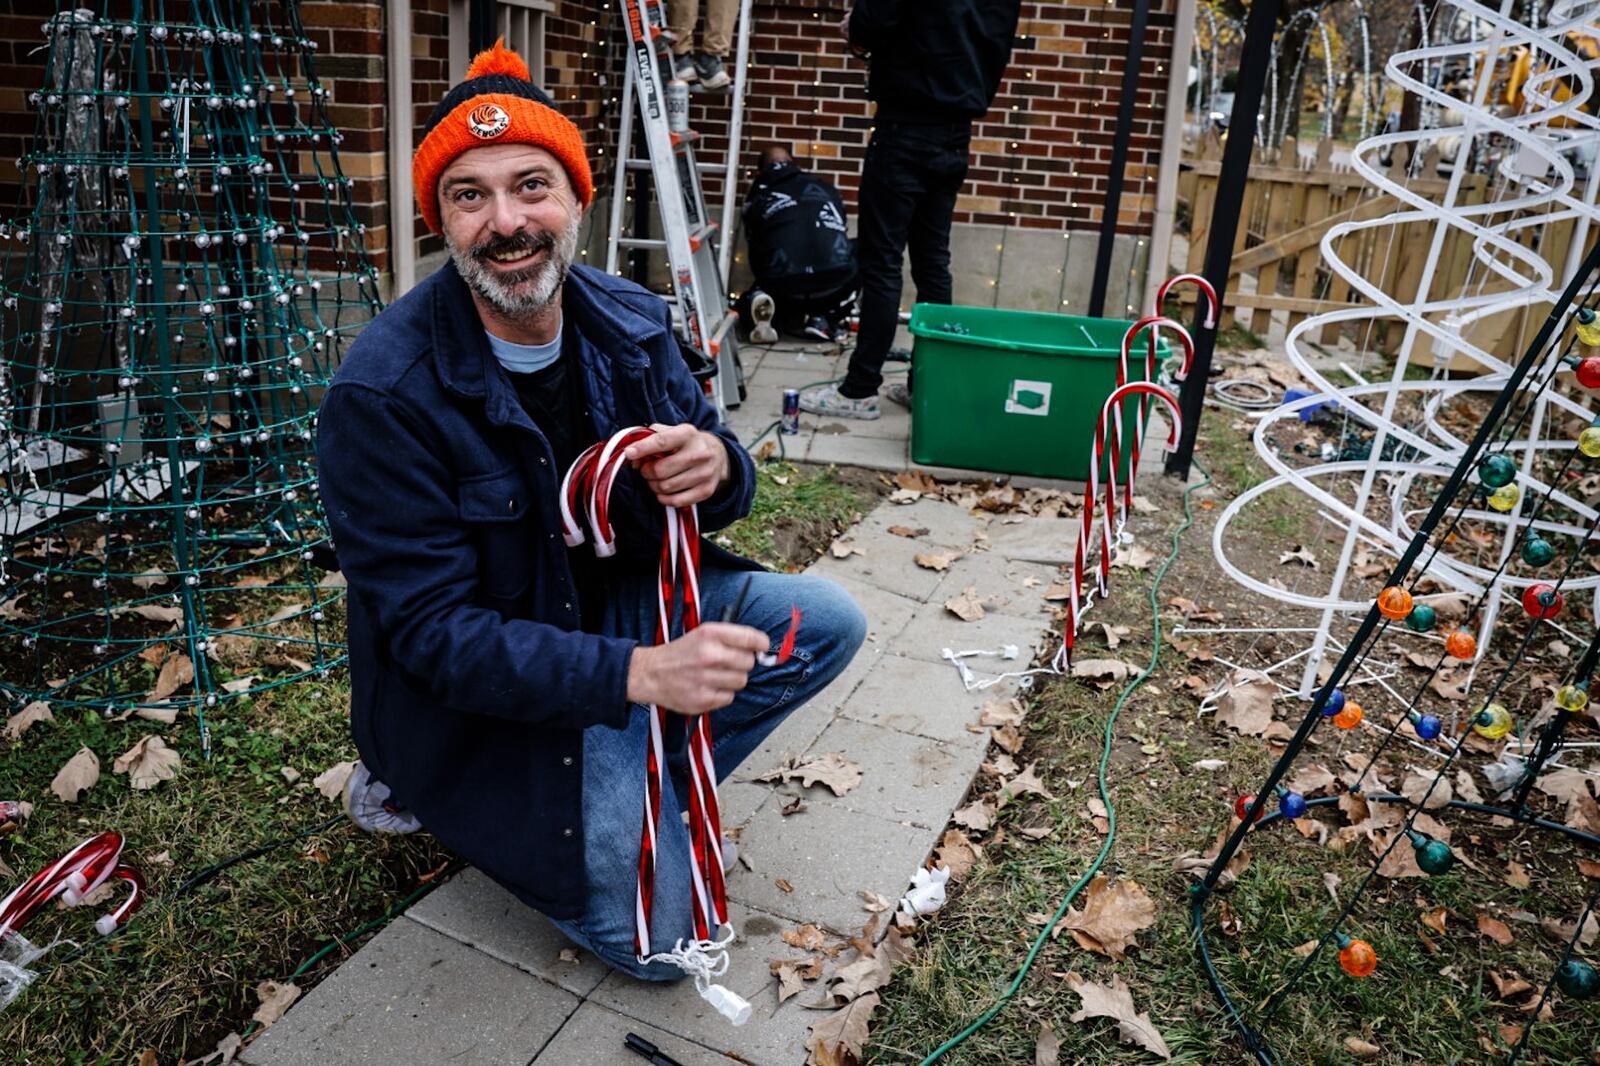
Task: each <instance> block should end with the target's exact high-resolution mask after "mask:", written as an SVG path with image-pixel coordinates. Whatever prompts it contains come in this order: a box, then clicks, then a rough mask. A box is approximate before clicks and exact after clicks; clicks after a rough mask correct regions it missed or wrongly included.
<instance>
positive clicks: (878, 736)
mask: <svg viewBox="0 0 1600 1066" xmlns="http://www.w3.org/2000/svg"><path fill="white" fill-rule="evenodd" d="M946 680H947V681H948V679H946ZM825 752H840V753H841V754H844V753H848V756H849V758H850V759H851V760H853V761H854V762H857V763H859V764H860V765H861V767H862V771H861V783H860V784H859V785H857V786H856V787H855V788H853V789H851V790H850V791H849V792H847V793H845V794H844V795H843V796H840V797H837V798H833V797H832V796H830V795H829V793H828V791H827V790H826V789H824V788H822V787H821V786H818V785H813V786H811V787H810V788H808V789H806V797H805V798H806V799H807V801H811V800H814V799H822V798H824V797H826V798H828V800H829V802H830V803H831V804H838V805H839V806H841V807H848V808H849V809H851V810H853V811H860V812H862V813H864V814H872V815H876V816H877V817H879V818H889V819H892V820H894V821H897V822H911V823H912V824H914V825H919V826H922V827H923V828H925V829H942V828H944V823H945V822H946V821H948V820H949V818H950V812H951V811H952V810H954V809H955V808H956V807H958V806H960V805H961V797H962V796H964V795H966V794H967V788H968V787H969V786H970V785H971V784H972V778H973V776H974V775H975V774H976V773H977V772H978V764H979V763H981V762H982V761H983V752H982V751H981V750H974V748H973V747H972V746H967V747H961V746H959V745H955V744H944V743H941V742H940V741H937V740H929V739H928V738H927V737H921V736H915V735H913V734H910V733H901V732H899V731H897V730H894V729H884V728H883V727H882V726H876V725H870V724H868V723H866V722H856V721H852V720H851V719H849V718H845V717H839V718H835V719H834V720H833V721H832V723H830V724H829V726H828V728H827V729H824V730H823V731H822V735H821V736H820V737H818V738H817V739H816V742H815V743H813V744H812V745H811V751H810V752H809V754H810V755H813V756H816V755H822V754H824V753H825ZM815 809H816V810H818V811H822V812H824V813H826V812H827V811H828V810H829V808H826V807H818V808H815ZM810 813H811V809H808V810H807V811H806V814H810ZM804 816H805V815H796V816H795V818H793V819H791V822H792V821H795V820H798V819H799V818H801V817H804ZM911 872H912V870H911V868H910V867H908V868H907V869H906V871H905V875H904V877H905V880H906V881H907V882H908V883H909V882H910V880H911ZM861 887H863V888H874V891H878V892H882V891H884V890H883V889H882V888H875V887H874V886H870V885H863V886H861ZM904 887H905V886H904V885H901V886H897V887H896V888H895V893H894V894H895V895H898V894H899V893H900V892H901V891H903V890H904Z"/></svg>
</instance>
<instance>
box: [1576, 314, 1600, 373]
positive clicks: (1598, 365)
mask: <svg viewBox="0 0 1600 1066" xmlns="http://www.w3.org/2000/svg"><path fill="white" fill-rule="evenodd" d="M1589 328H1590V329H1597V328H1600V327H1596V326H1590V327H1589ZM1595 335H1596V336H1600V333H1596V334H1595ZM1583 343H1585V344H1593V343H1595V342H1594V341H1591V340H1586V341H1584V342H1583ZM1578 384H1579V385H1582V386H1583V387H1584V388H1586V389H1594V388H1600V356H1594V355H1591V356H1589V357H1588V358H1586V359H1580V360H1578Z"/></svg>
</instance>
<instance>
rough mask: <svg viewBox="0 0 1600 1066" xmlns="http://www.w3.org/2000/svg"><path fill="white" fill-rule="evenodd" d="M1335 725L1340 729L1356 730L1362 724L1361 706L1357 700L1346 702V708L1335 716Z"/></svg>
mask: <svg viewBox="0 0 1600 1066" xmlns="http://www.w3.org/2000/svg"><path fill="white" fill-rule="evenodd" d="M1333 724H1334V725H1336V726H1338V727H1339V728H1340V729H1354V728H1355V727H1356V726H1358V725H1360V724H1361V704H1359V703H1357V702H1356V701H1355V700H1346V701H1345V704H1344V707H1343V709H1342V710H1340V711H1339V713H1338V714H1336V715H1334V716H1333Z"/></svg>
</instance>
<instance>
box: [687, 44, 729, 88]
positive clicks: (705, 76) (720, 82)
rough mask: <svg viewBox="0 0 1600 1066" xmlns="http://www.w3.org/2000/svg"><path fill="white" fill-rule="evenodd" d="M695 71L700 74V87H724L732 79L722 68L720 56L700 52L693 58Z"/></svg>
mask: <svg viewBox="0 0 1600 1066" xmlns="http://www.w3.org/2000/svg"><path fill="white" fill-rule="evenodd" d="M694 66H695V72H696V73H697V74H699V76H700V87H701V88H702V89H726V88H727V87H728V83H729V82H730V81H732V80H733V79H732V78H730V77H728V72H727V71H726V70H723V69H722V57H721V56H714V55H707V54H706V53H704V52H701V53H700V54H699V55H698V56H696V57H695V60H694Z"/></svg>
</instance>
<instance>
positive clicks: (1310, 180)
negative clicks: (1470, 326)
mask: <svg viewBox="0 0 1600 1066" xmlns="http://www.w3.org/2000/svg"><path fill="white" fill-rule="evenodd" d="M1333 147H1334V146H1333V144H1332V142H1330V141H1323V142H1321V143H1320V144H1319V145H1318V146H1317V151H1316V155H1315V156H1314V157H1312V158H1302V157H1301V155H1300V149H1299V146H1298V144H1297V143H1296V142H1295V141H1294V140H1293V139H1290V140H1286V141H1284V143H1283V145H1282V147H1281V148H1279V149H1277V150H1274V151H1271V152H1263V151H1262V150H1261V149H1260V148H1259V147H1258V148H1257V149H1256V158H1255V159H1253V160H1252V162H1251V164H1250V180H1249V186H1248V187H1247V188H1246V190H1245V196H1244V204H1243V207H1242V208H1241V212H1240V226H1239V230H1238V235H1237V236H1236V237H1235V239H1234V248H1233V271H1232V273H1233V277H1231V278H1230V279H1229V282H1228V293H1227V296H1226V297H1225V303H1226V304H1227V306H1226V308H1225V309H1224V313H1223V316H1222V325H1223V326H1224V327H1226V326H1228V325H1230V324H1232V323H1234V322H1238V323H1239V324H1241V325H1243V326H1245V327H1246V328H1248V329H1249V330H1250V332H1252V333H1254V334H1256V335H1258V336H1261V337H1265V336H1267V334H1268V331H1269V328H1270V326H1271V324H1272V320H1273V318H1274V317H1276V318H1277V321H1278V322H1279V323H1282V324H1286V325H1287V326H1288V327H1290V328H1292V327H1294V326H1296V325H1298V324H1299V323H1300V322H1301V321H1303V320H1304V319H1306V318H1308V317H1310V316H1311V315H1314V314H1319V313H1322V312H1325V311H1332V310H1336V309H1339V308H1345V307H1354V306H1358V305H1359V304H1360V303H1361V302H1363V301H1361V300H1360V297H1359V295H1358V294H1352V293H1351V291H1350V285H1349V283H1348V282H1346V281H1345V280H1344V279H1342V278H1340V277H1339V276H1338V275H1337V274H1335V273H1333V272H1332V271H1331V270H1329V269H1328V267H1327V264H1325V263H1324V262H1323V261H1322V253H1321V248H1320V242H1321V240H1322V237H1323V234H1325V233H1327V231H1328V230H1329V229H1331V228H1332V227H1333V226H1335V225H1337V224H1338V223H1340V222H1347V221H1356V220H1364V219H1372V218H1378V217H1380V216H1382V215H1387V214H1389V213H1391V212H1393V211H1396V210H1399V209H1400V208H1401V207H1402V206H1403V205H1402V204H1401V203H1400V202H1399V201H1398V200H1396V199H1395V198H1394V197H1393V196H1390V195H1387V194H1383V193H1379V192H1377V191H1376V190H1373V189H1371V188H1369V187H1368V186H1367V184H1366V182H1364V181H1363V180H1362V178H1361V176H1360V175H1359V174H1356V173H1355V172H1354V171H1352V170H1351V169H1350V167H1349V166H1348V165H1345V164H1337V163H1335V162H1334V161H1333V157H1334V151H1333ZM1221 159H1222V146H1221V144H1220V143H1219V142H1218V141H1217V139H1216V138H1215V137H1207V138H1205V139H1204V140H1203V141H1202V142H1201V143H1199V144H1198V145H1196V146H1194V149H1193V151H1192V153H1191V155H1190V156H1189V157H1188V158H1186V159H1185V160H1184V166H1183V170H1182V172H1181V174H1180V177H1179V179H1178V197H1179V199H1180V201H1182V202H1184V203H1185V204H1187V206H1188V216H1189V220H1190V221H1189V254H1188V262H1187V264H1186V269H1188V270H1190V271H1195V272H1199V271H1200V270H1201V269H1202V267H1203V265H1204V260H1205V254H1206V244H1207V241H1208V238H1209V234H1210V230H1211V207H1212V204H1213V202H1214V200H1215V197H1216V189H1217V176H1218V172H1219V170H1220V169H1221ZM1401 165H1403V164H1401V163H1400V161H1399V159H1398V153H1397V160H1396V164H1395V168H1396V170H1398V168H1399V167H1400V166H1401ZM1424 172H1430V173H1431V172H1436V171H1435V168H1433V167H1424ZM1396 180H1397V181H1403V182H1404V183H1405V184H1406V187H1407V188H1409V189H1412V190H1414V191H1416V192H1418V193H1420V194H1422V195H1425V196H1428V197H1429V198H1432V199H1440V198H1442V197H1443V194H1444V192H1445V189H1446V187H1447V182H1446V181H1445V180H1444V179H1440V178H1422V179H1417V178H1411V179H1406V178H1404V176H1403V173H1397V174H1396ZM1487 188H1488V182H1487V179H1486V178H1485V177H1484V176H1483V175H1481V174H1472V175H1467V176H1465V177H1464V178H1463V179H1462V184H1461V189H1460V191H1459V194H1458V197H1457V202H1458V203H1461V204H1477V203H1482V202H1483V199H1484V195H1485V192H1486V190H1487ZM1569 232H1570V230H1569ZM1432 238H1433V226H1432V225H1431V224H1429V223H1423V222H1418V223H1409V224H1407V225H1404V226H1385V227H1373V228H1371V229H1368V230H1363V231H1359V232H1357V233H1354V234H1350V235H1349V236H1347V237H1345V238H1343V240H1342V241H1341V242H1340V246H1339V255H1340V258H1341V259H1342V260H1343V261H1344V262H1346V263H1349V264H1351V265H1353V266H1354V267H1355V268H1356V270H1357V272H1358V273H1359V274H1360V275H1361V276H1362V277H1363V278H1366V279H1367V280H1368V281H1370V282H1371V283H1373V284H1374V285H1376V286H1378V287H1379V288H1381V289H1382V290H1383V291H1384V292H1389V293H1395V294H1404V298H1410V297H1411V296H1412V295H1414V294H1415V293H1416V290H1417V286H1418V283H1419V282H1420V281H1421V279H1422V269H1423V265H1424V263H1425V261H1426V259H1427V255H1428V247H1429V244H1430V242H1431V240H1432ZM1544 254H1546V256H1547V257H1548V256H1549V254H1550V252H1549V251H1548V250H1546V251H1545V253H1544ZM1557 261H1559V260H1557ZM1483 273H1484V271H1483V269H1482V267H1481V266H1479V267H1477V268H1476V269H1474V267H1473V263H1472V242H1471V239H1470V238H1469V237H1468V236H1466V235H1465V234H1463V233H1462V232H1461V231H1459V230H1451V231H1450V232H1449V233H1448V234H1447V235H1446V237H1445V244H1444V248H1443V249H1442V252H1441V256H1440V260H1439V267H1438V269H1437V270H1436V272H1435V274H1434V279H1433V283H1432V285H1431V287H1430V295H1431V297H1432V298H1442V297H1444V296H1446V295H1455V294H1457V293H1460V292H1461V291H1462V290H1463V288H1464V287H1465V286H1467V285H1469V284H1475V283H1476V282H1477V280H1481V276H1482V275H1483ZM1184 298H1185V299H1186V300H1192V299H1193V298H1194V297H1193V295H1192V290H1186V291H1185V296H1184ZM1395 326H1396V323H1394V322H1393V321H1383V320H1380V321H1378V322H1377V323H1376V324H1374V325H1373V326H1372V327H1371V333H1370V334H1369V335H1366V330H1367V328H1368V327H1367V326H1366V325H1365V323H1363V324H1362V326H1361V328H1362V331H1363V334H1364V335H1365V336H1364V338H1363V339H1364V342H1365V343H1366V344H1367V345H1369V346H1371V347H1375V348H1379V349H1384V348H1386V347H1387V345H1388V342H1390V341H1397V340H1398V339H1399V338H1398V333H1397V331H1395ZM1341 328H1342V327H1341V326H1340V325H1331V326H1327V327H1325V328H1324V329H1323V330H1322V331H1321V335H1320V337H1315V338H1313V339H1319V340H1320V341H1321V342H1322V343H1324V344H1332V343H1335V342H1336V341H1337V339H1338V331H1339V330H1340V329H1341ZM1503 328H1504V327H1503V324H1502V325H1501V326H1499V327H1497V329H1496V333H1497V334H1498V333H1499V332H1503ZM1391 332H1395V333H1396V335H1395V336H1394V337H1392V338H1391V337H1390V335H1389V334H1390V333H1391Z"/></svg>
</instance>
